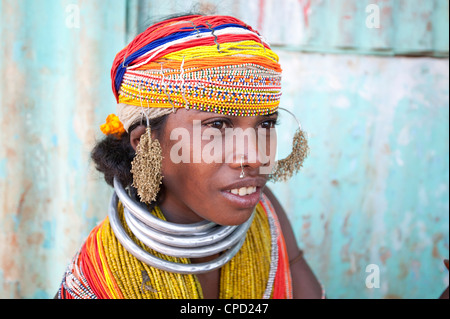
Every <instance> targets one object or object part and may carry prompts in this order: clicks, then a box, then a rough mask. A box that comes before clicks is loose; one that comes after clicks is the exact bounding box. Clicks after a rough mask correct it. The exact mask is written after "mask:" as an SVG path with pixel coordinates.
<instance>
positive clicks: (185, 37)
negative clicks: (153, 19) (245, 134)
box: [101, 15, 281, 134]
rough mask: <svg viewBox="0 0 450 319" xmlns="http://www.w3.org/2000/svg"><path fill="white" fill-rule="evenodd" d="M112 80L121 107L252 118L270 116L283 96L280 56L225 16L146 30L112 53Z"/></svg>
mask: <svg viewBox="0 0 450 319" xmlns="http://www.w3.org/2000/svg"><path fill="white" fill-rule="evenodd" d="M111 77H112V82H113V83H112V88H113V92H114V95H115V97H116V100H117V102H118V103H119V104H122V105H123V104H125V105H130V106H138V107H144V108H147V107H148V108H165V109H168V110H170V109H171V110H172V111H175V109H177V108H186V109H195V110H200V111H206V112H214V113H219V114H225V115H233V116H256V115H267V114H271V113H274V112H276V110H277V108H278V105H279V101H280V97H281V67H280V65H279V63H278V56H277V55H276V54H275V53H274V52H273V51H272V50H271V49H270V46H269V44H268V43H267V42H266V41H265V40H264V39H263V38H262V37H261V36H260V34H259V33H258V32H257V31H255V30H253V29H252V28H251V27H250V26H248V25H247V24H245V23H244V22H242V21H240V20H238V19H236V18H233V17H229V16H196V15H195V16H185V17H180V18H175V19H170V20H166V21H163V22H160V23H157V24H155V25H153V26H151V27H149V28H148V29H147V30H145V31H144V32H143V33H141V34H140V35H138V36H137V37H136V38H135V39H134V40H133V41H132V42H131V43H130V44H129V45H128V46H127V47H125V48H124V49H123V50H122V51H120V52H119V53H118V54H117V56H116V58H115V60H114V63H113V67H112V69H111ZM121 109H124V108H123V107H122V108H121ZM118 116H119V118H116V117H114V116H111V117H110V120H109V121H108V120H107V123H106V124H104V125H102V127H101V128H102V131H103V132H104V133H105V134H115V133H117V131H119V132H120V131H121V130H123V129H122V128H121V127H120V125H121V123H120V120H122V121H123V119H122V118H121V114H118ZM127 122H129V121H127ZM128 128H129V124H127V125H126V127H125V130H128Z"/></svg>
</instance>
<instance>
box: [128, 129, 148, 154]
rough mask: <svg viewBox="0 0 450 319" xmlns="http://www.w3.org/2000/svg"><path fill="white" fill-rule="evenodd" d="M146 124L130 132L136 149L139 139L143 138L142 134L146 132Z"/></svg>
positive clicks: (132, 145)
mask: <svg viewBox="0 0 450 319" xmlns="http://www.w3.org/2000/svg"><path fill="white" fill-rule="evenodd" d="M145 129H146V127H145V125H139V126H137V127H136V128H135V129H134V130H132V131H131V133H130V143H131V147H133V149H134V150H136V148H137V146H138V144H139V141H140V140H141V135H142V134H144V133H145Z"/></svg>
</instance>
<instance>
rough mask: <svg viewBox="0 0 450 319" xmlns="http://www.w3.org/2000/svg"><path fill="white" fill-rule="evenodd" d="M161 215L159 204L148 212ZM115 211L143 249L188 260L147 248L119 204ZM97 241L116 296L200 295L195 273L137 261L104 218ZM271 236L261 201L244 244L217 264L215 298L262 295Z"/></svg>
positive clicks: (178, 259)
mask: <svg viewBox="0 0 450 319" xmlns="http://www.w3.org/2000/svg"><path fill="white" fill-rule="evenodd" d="M152 213H153V214H154V215H155V216H157V217H159V218H161V219H164V216H163V215H162V213H161V211H160V210H159V208H157V207H156V208H155V209H154V210H153V212H152ZM119 214H120V216H121V218H122V223H123V225H124V226H125V229H126V231H127V233H128V235H129V236H130V237H131V238H133V240H134V241H135V242H136V243H138V244H139V245H140V246H141V247H142V248H143V249H145V250H146V251H148V252H149V253H151V254H153V255H155V256H156V257H159V258H162V259H166V260H168V261H172V262H177V263H185V264H186V263H189V262H190V261H189V259H187V258H176V257H171V256H167V255H163V254H161V253H158V252H156V251H154V250H151V249H149V248H148V247H146V246H145V245H144V244H142V243H141V242H140V241H139V240H137V239H136V238H135V237H134V235H133V234H132V232H131V231H130V230H129V229H128V227H126V223H125V222H124V220H123V206H122V205H121V204H119ZM99 236H100V238H101V244H102V246H103V251H104V253H105V256H106V260H105V263H106V264H107V265H108V266H109V268H110V270H111V271H110V274H111V278H110V279H109V280H107V281H108V287H109V290H110V291H115V293H113V296H114V297H116V298H133V299H181V298H187V299H199V298H203V293H202V287H201V286H200V283H199V281H198V279H197V276H196V275H184V274H177V273H172V272H167V271H164V270H160V269H157V268H154V267H151V266H148V265H146V264H145V263H143V262H141V261H139V260H138V259H137V258H135V257H134V256H133V255H131V254H130V253H129V252H128V251H127V250H126V249H125V248H124V247H123V246H122V245H121V244H120V243H119V242H118V240H117V238H116V237H115V236H114V233H113V231H112V229H111V227H110V225H109V221H108V220H106V221H105V222H104V223H103V224H102V225H101V227H100V229H99ZM270 250H271V236H270V227H269V223H268V220H267V216H266V214H265V212H264V209H263V208H262V206H261V204H258V205H257V207H256V214H255V218H254V221H253V223H252V225H251V226H250V228H249V230H248V232H247V237H246V239H245V242H244V245H243V246H242V248H241V249H240V251H239V252H238V253H237V254H236V255H235V256H234V257H233V259H232V260H231V261H230V262H228V263H227V264H225V265H224V266H223V267H222V268H221V273H220V293H219V298H222V299H230V298H249V299H259V298H262V296H263V294H264V291H265V289H266V285H267V281H268V277H269V268H270Z"/></svg>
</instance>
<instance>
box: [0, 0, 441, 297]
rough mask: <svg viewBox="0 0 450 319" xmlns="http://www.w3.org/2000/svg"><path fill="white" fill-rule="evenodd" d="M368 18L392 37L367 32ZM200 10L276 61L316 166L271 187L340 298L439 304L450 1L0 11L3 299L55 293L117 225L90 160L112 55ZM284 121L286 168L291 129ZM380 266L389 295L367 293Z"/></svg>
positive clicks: (152, 1) (10, 6) (24, 4)
mask: <svg viewBox="0 0 450 319" xmlns="http://www.w3.org/2000/svg"><path fill="white" fill-rule="evenodd" d="M369 5H376V6H378V8H379V11H380V20H379V22H380V28H372V27H368V26H367V25H366V20H367V18H368V17H369V15H370V14H371V13H372V11H366V9H367V6H369ZM189 10H194V11H204V12H205V11H206V12H208V11H209V12H211V13H217V12H218V13H221V14H230V15H235V16H237V17H239V18H241V19H243V20H245V21H246V22H247V23H249V24H250V25H252V26H254V27H255V28H257V29H259V30H260V31H261V33H262V34H263V35H264V36H265V37H266V38H267V39H268V41H269V42H270V43H272V44H273V45H274V48H275V51H276V52H277V53H278V54H279V56H280V61H281V64H282V66H283V69H284V76H283V86H284V93H283V97H282V105H283V106H284V107H286V108H288V109H290V110H292V111H293V112H294V113H295V114H296V115H297V116H298V118H299V120H300V121H301V123H302V125H303V127H304V128H305V130H306V131H307V132H308V133H309V135H310V147H311V154H310V157H309V158H308V159H307V161H306V162H305V167H304V169H303V171H302V173H301V174H299V175H298V176H296V177H295V178H293V179H292V180H291V181H290V182H288V183H285V184H278V185H271V186H272V188H273V190H274V191H275V193H276V194H277V196H278V197H279V199H280V201H281V202H282V204H283V205H284V207H285V208H286V210H287V211H288V214H289V218H290V219H291V222H292V224H293V227H294V231H295V233H296V236H297V239H298V242H299V244H300V246H301V247H302V248H303V249H304V250H305V255H306V258H307V260H308V261H309V263H310V264H311V266H312V268H313V269H314V271H315V273H316V275H317V276H318V277H319V279H320V280H321V281H322V283H323V284H324V286H325V288H326V290H327V294H328V296H329V297H330V298H395V297H400V298H434V297H437V296H438V295H439V293H440V292H441V291H442V290H443V289H444V287H445V286H446V285H447V284H448V272H447V270H446V269H444V265H443V264H442V259H443V258H448V249H449V246H448V245H449V171H448V166H449V149H448V143H449V120H448V117H449V114H448V112H449V99H448V96H449V89H448V85H449V83H448V78H449V75H448V0H433V1H418V0H384V1H383V0H377V1H375V0H374V1H369V0H342V1H341V0H281V1H276V0H227V1H219V0H203V1H181V0H169V1H158V0H114V1H109V0H95V1H88V0H84V1H80V0H64V1H52V0H47V1H46V0H20V1H13V0H0V40H1V41H0V83H1V85H0V122H1V127H2V130H1V137H2V138H1V140H0V141H1V142H0V143H1V144H0V298H47V297H52V296H53V295H54V293H55V292H56V289H57V286H58V283H59V280H60V278H61V276H62V273H63V271H64V268H65V266H66V264H67V262H68V261H69V260H70V258H71V257H72V255H73V253H74V252H75V250H76V249H77V248H78V247H79V245H80V244H81V243H82V242H83V240H84V238H85V236H86V235H87V233H88V232H89V230H90V229H91V228H92V227H93V226H94V225H95V224H96V223H97V222H98V221H99V220H101V219H103V218H104V216H105V215H106V206H107V204H108V201H109V195H110V192H111V190H110V189H109V188H108V187H106V185H105V183H104V182H103V181H102V179H101V176H99V175H98V174H97V173H96V172H95V170H94V168H93V166H92V163H91V162H90V160H89V152H90V150H91V148H92V145H93V144H94V143H95V140H96V139H98V138H100V137H101V133H100V132H99V129H98V125H99V124H101V123H103V121H104V119H105V117H106V115H107V114H109V113H111V112H114V110H115V100H114V98H113V95H112V93H111V85H110V78H109V72H110V68H111V63H112V60H113V58H114V55H115V53H116V52H118V50H120V49H121V48H122V47H123V46H124V44H125V41H126V40H130V39H131V38H132V37H133V36H135V35H136V34H137V33H138V32H139V31H141V30H142V28H144V27H145V26H147V25H148V24H149V23H150V22H151V21H154V20H155V19H158V18H162V17H164V16H166V15H169V14H173V13H179V12H185V11H189ZM369 22H370V23H372V22H374V21H372V20H370V21H369ZM375 22H376V21H375ZM370 23H369V26H373V25H372V24H370ZM408 56H417V57H408ZM436 57H439V58H436ZM281 123H282V125H281V126H280V127H279V130H280V132H279V136H280V141H281V143H280V145H281V147H280V156H283V155H285V154H287V153H288V152H289V147H290V139H291V137H292V133H293V130H294V122H293V120H292V119H290V118H289V117H288V116H282V118H281ZM369 265H375V266H377V267H378V268H379V274H380V281H379V284H380V286H379V288H376V287H374V288H367V286H366V279H367V277H368V275H370V273H369V272H366V267H367V266H369Z"/></svg>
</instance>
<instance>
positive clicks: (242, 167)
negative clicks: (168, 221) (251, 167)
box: [239, 155, 245, 178]
mask: <svg viewBox="0 0 450 319" xmlns="http://www.w3.org/2000/svg"><path fill="white" fill-rule="evenodd" d="M243 162H244V155H242V156H241V175H239V178H244V177H245V173H244V164H243Z"/></svg>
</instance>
